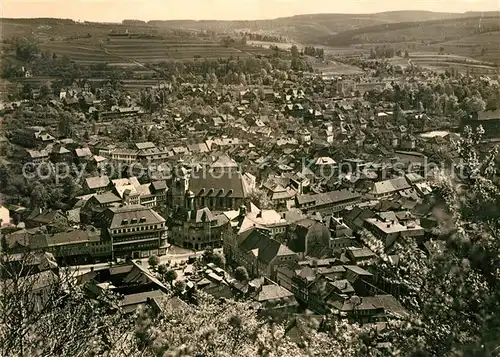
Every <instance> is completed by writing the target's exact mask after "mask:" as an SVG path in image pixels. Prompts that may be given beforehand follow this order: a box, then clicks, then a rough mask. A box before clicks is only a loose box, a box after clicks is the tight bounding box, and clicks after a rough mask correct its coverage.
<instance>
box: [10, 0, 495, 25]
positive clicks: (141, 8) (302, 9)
mask: <svg viewBox="0 0 500 357" xmlns="http://www.w3.org/2000/svg"><path fill="white" fill-rule="evenodd" d="M397 10H428V11H437V12H466V11H498V10H500V1H499V0H142V1H140V0H80V1H78V0H0V16H1V17H8V18H11V17H14V18H30V17H53V18H66V19H74V20H81V21H84V20H86V21H110V22H111V21H112V22H118V21H121V20H123V19H137V20H179V19H192V20H202V19H205V20H255V19H273V18H277V17H286V16H293V15H300V14H318V13H354V14H355V13H374V12H383V11H397ZM416 20H417V19H416Z"/></svg>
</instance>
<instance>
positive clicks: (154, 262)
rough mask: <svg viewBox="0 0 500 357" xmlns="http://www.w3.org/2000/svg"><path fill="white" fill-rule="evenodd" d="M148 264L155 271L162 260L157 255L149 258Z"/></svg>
mask: <svg viewBox="0 0 500 357" xmlns="http://www.w3.org/2000/svg"><path fill="white" fill-rule="evenodd" d="M148 264H149V265H150V266H151V267H152V268H153V269H155V268H156V267H157V266H158V265H159V264H160V258H158V256H156V255H152V256H150V257H149V258H148Z"/></svg>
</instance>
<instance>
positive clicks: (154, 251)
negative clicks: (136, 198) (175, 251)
mask: <svg viewBox="0 0 500 357" xmlns="http://www.w3.org/2000/svg"><path fill="white" fill-rule="evenodd" d="M102 216H103V226H104V229H105V232H106V233H107V237H108V238H109V239H110V240H111V245H112V255H113V258H117V257H120V258H125V257H131V258H132V259H136V258H145V257H148V256H151V255H164V254H165V252H166V248H167V226H166V224H165V219H164V218H163V217H161V216H160V215H159V214H158V213H156V212H155V211H154V210H153V209H151V208H147V207H144V206H140V205H128V206H123V207H110V208H107V209H106V210H105V211H104V212H103V213H102Z"/></svg>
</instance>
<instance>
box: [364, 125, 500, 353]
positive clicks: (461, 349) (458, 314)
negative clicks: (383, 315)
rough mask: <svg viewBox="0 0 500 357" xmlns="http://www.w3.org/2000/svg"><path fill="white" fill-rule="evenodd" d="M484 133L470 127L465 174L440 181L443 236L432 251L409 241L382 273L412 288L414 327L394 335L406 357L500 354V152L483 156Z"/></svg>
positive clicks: (463, 142) (409, 302) (464, 140)
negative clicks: (499, 165)
mask: <svg viewBox="0 0 500 357" xmlns="http://www.w3.org/2000/svg"><path fill="white" fill-rule="evenodd" d="M483 133H484V131H483V130H481V129H479V130H477V131H472V130H471V129H470V128H466V129H465V131H464V133H463V134H462V136H461V139H460V141H459V142H458V144H457V150H458V153H459V155H460V158H461V160H462V166H463V170H464V172H465V175H455V176H453V177H451V176H449V175H448V174H446V173H444V172H438V173H437V174H436V175H435V177H434V180H433V185H434V196H433V200H434V202H435V209H434V212H433V215H434V216H435V219H436V220H437V222H439V225H438V227H437V228H436V230H435V234H436V235H438V238H439V239H438V240H431V241H429V242H428V247H429V248H428V249H429V253H428V254H425V253H424V252H423V251H422V250H420V248H419V247H418V246H417V245H416V244H415V243H414V242H412V241H411V240H401V241H399V242H398V243H397V246H396V248H395V250H394V252H395V253H396V254H398V256H399V257H400V259H399V262H398V265H397V266H394V265H391V264H390V263H389V264H387V265H381V266H380V267H381V268H382V269H381V270H380V271H379V276H383V277H384V279H385V280H389V281H391V282H394V283H398V284H400V285H401V288H402V291H405V294H403V299H404V300H403V301H404V303H405V305H406V306H407V308H408V309H409V312H410V317H409V319H408V320H409V322H410V323H409V324H407V325H406V327H404V328H401V326H400V327H398V328H394V329H393V331H392V332H393V335H392V340H391V343H392V344H393V345H394V347H395V348H396V349H397V350H399V351H400V353H401V355H422V356H424V355H425V356H458V355H467V356H495V355H497V354H495V353H496V352H498V351H499V350H500V340H499V339H498V336H500V318H499V316H498V313H497V311H498V308H499V301H500V299H499V298H500V289H499V286H500V276H499V275H498V266H499V264H500V254H499V253H500V240H499V239H498V238H499V233H500V224H499V222H500V209H499V207H500V188H499V187H498V185H497V184H495V183H494V182H493V181H492V177H493V175H494V172H495V170H494V160H495V158H496V157H498V150H496V149H495V148H494V149H492V150H490V151H489V152H488V153H487V154H486V155H480V152H479V149H478V148H479V146H480V145H481V144H480V143H481V136H482V135H483ZM365 241H366V239H365ZM371 248H372V249H375V250H376V249H377V247H376V246H372V247H371ZM394 252H391V253H394ZM382 257H383V255H382ZM408 292H409V293H408ZM495 351H496V352H495Z"/></svg>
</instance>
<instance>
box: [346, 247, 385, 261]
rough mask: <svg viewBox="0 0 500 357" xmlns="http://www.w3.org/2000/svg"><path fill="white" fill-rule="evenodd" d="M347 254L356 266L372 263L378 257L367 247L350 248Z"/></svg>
mask: <svg viewBox="0 0 500 357" xmlns="http://www.w3.org/2000/svg"><path fill="white" fill-rule="evenodd" d="M345 254H346V256H347V258H349V259H350V260H351V261H352V262H353V263H354V264H356V265H362V264H365V263H372V262H373V261H374V260H375V259H377V255H376V254H375V253H374V252H372V251H371V250H370V249H368V248H367V247H362V248H358V247H349V248H347V249H346V253H345Z"/></svg>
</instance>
